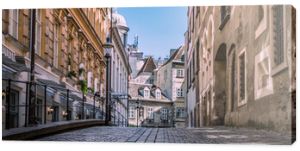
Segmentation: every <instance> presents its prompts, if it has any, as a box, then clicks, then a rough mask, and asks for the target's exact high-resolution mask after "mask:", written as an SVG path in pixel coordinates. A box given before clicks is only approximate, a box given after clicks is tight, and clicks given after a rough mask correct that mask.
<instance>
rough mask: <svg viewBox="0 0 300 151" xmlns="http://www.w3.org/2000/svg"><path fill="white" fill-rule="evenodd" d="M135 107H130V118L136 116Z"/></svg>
mask: <svg viewBox="0 0 300 151" xmlns="http://www.w3.org/2000/svg"><path fill="white" fill-rule="evenodd" d="M134 113H135V108H134V107H133V106H130V107H129V118H134V117H135V114H134Z"/></svg>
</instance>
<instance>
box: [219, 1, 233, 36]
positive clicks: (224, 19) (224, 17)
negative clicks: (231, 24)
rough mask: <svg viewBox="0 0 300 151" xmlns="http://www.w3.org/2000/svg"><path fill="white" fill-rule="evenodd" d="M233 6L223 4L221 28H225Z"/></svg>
mask: <svg viewBox="0 0 300 151" xmlns="http://www.w3.org/2000/svg"><path fill="white" fill-rule="evenodd" d="M230 12H231V7H230V6H221V11H220V13H221V25H220V27H219V29H220V30H222V29H223V27H224V26H225V24H226V23H227V21H228V20H229V18H230Z"/></svg>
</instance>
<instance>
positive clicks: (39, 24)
mask: <svg viewBox="0 0 300 151" xmlns="http://www.w3.org/2000/svg"><path fill="white" fill-rule="evenodd" d="M38 14H39V15H38ZM35 16H36V19H35V41H34V49H35V53H36V54H38V55H40V54H41V40H42V13H41V10H39V9H36V12H35ZM38 16H39V17H38ZM46 28H48V27H46ZM38 29H39V30H38ZM37 31H39V32H37Z"/></svg>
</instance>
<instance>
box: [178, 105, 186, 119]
mask: <svg viewBox="0 0 300 151" xmlns="http://www.w3.org/2000/svg"><path fill="white" fill-rule="evenodd" d="M176 118H185V111H184V108H183V107H178V108H176Z"/></svg>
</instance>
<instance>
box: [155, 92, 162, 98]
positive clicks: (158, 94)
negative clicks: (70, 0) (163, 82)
mask: <svg viewBox="0 0 300 151" xmlns="http://www.w3.org/2000/svg"><path fill="white" fill-rule="evenodd" d="M156 99H161V92H160V91H159V90H156Z"/></svg>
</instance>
